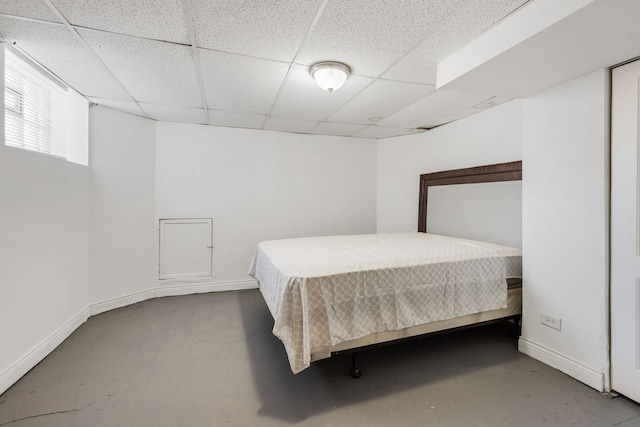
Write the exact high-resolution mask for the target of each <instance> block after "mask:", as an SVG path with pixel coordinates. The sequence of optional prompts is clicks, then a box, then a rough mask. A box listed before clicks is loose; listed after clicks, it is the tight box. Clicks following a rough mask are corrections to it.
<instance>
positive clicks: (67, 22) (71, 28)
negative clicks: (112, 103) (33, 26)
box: [42, 0, 151, 119]
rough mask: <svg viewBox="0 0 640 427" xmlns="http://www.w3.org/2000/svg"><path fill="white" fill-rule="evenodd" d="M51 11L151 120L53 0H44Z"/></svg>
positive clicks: (147, 116)
mask: <svg viewBox="0 0 640 427" xmlns="http://www.w3.org/2000/svg"><path fill="white" fill-rule="evenodd" d="M42 1H43V2H44V3H45V4H46V5H47V7H48V8H49V9H51V11H52V12H53V13H54V14H55V15H56V16H57V17H58V19H59V20H60V21H61V22H62V23H63V25H64V26H65V27H66V28H67V29H68V30H69V31H70V32H71V34H73V35H74V37H76V38H77V39H78V40H80V42H81V43H82V44H83V45H85V46H86V47H87V49H89V51H91V53H93V55H94V56H95V57H96V58H97V59H98V61H100V63H101V64H102V65H104V67H105V69H106V70H107V71H108V72H109V74H111V75H112V76H113V78H114V79H115V81H116V82H118V84H119V85H120V87H122V89H123V90H124V91H125V92H126V93H127V95H129V97H130V98H131V101H133V102H134V103H135V104H136V106H137V107H138V109H139V110H140V111H141V112H142V114H143V116H144V117H146V118H148V119H151V117H150V116H149V114H147V112H146V111H145V110H144V108H142V106H141V105H140V103H139V102H138V101H137V100H136V99H135V98H134V97H133V95H131V92H129V90H128V89H127V88H126V87H125V86H124V84H122V82H121V81H120V79H118V77H116V75H115V74H114V73H113V71H111V68H109V67H108V66H107V64H105V63H104V61H103V60H102V58H100V56H99V55H98V54H97V53H96V52H95V51H94V50H93V49H92V48H91V46H90V45H89V43H87V42H86V41H85V39H83V38H82V36H81V35H80V33H78V31H77V30H76V29H75V28H74V27H73V25H71V23H70V22H69V21H67V18H65V17H64V16H63V15H62V13H60V11H59V10H58V9H57V8H56V7H55V6H54V5H53V3H51V0H42ZM85 96H86V95H85Z"/></svg>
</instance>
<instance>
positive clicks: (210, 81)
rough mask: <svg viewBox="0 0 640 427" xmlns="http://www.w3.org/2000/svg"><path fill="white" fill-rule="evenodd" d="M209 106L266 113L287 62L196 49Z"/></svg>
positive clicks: (277, 88) (226, 109) (243, 111)
mask: <svg viewBox="0 0 640 427" xmlns="http://www.w3.org/2000/svg"><path fill="white" fill-rule="evenodd" d="M198 51H199V53H200V64H201V66H202V77H203V79H204V87H205V92H206V94H207V105H208V107H209V108H210V109H214V110H223V111H233V112H236V113H245V114H266V113H268V112H269V110H270V109H271V106H272V105H273V102H274V100H275V97H276V94H277V93H278V90H279V89H280V86H281V85H282V82H283V81H284V78H285V76H286V74H287V70H288V69H289V64H286V63H284V62H278V61H270V60H267V59H258V58H251V57H248V56H242V55H234V54H230V53H223V52H215V51H212V50H205V49H199V50H198Z"/></svg>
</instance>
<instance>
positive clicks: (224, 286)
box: [155, 280, 258, 297]
mask: <svg viewBox="0 0 640 427" xmlns="http://www.w3.org/2000/svg"><path fill="white" fill-rule="evenodd" d="M257 287H258V285H257V283H256V281H255V280H236V281H230V282H211V283H199V284H187V285H174V286H158V287H157V288H155V296H156V297H169V296H177V295H190V294H204V293H209V292H224V291H240V290H244V289H256V288H257Z"/></svg>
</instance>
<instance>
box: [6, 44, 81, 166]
mask: <svg viewBox="0 0 640 427" xmlns="http://www.w3.org/2000/svg"><path fill="white" fill-rule="evenodd" d="M35 67H37V64H32V63H29V62H27V61H25V60H23V59H22V58H21V57H20V56H19V55H18V54H16V53H15V52H13V51H12V50H10V49H5V70H4V71H5V72H4V102H5V145H8V146H12V147H18V148H22V149H25V150H31V151H37V152H39V153H44V154H48V155H51V156H55V157H61V158H64V159H67V158H68V155H67V154H68V153H67V151H68V142H69V136H70V134H73V132H74V131H73V130H72V129H71V127H72V126H74V123H73V121H74V120H73V119H74V118H73V117H69V111H70V107H69V102H70V101H69V98H70V97H78V95H77V94H75V93H71V92H72V91H69V90H68V89H66V88H63V86H62V84H61V83H54V81H53V77H48V76H46V73H47V72H46V71H44V70H42V69H37V68H35ZM72 102H73V101H72Z"/></svg>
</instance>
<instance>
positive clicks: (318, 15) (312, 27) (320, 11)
mask: <svg viewBox="0 0 640 427" xmlns="http://www.w3.org/2000/svg"><path fill="white" fill-rule="evenodd" d="M328 3H329V0H323V1H322V4H321V5H320V7H319V8H318V11H317V12H316V16H314V17H313V21H311V25H310V26H309V29H308V30H307V34H305V36H304V39H302V42H301V43H300V47H299V48H298V51H297V52H296V54H295V56H294V57H293V60H292V61H291V63H290V64H289V68H288V69H287V74H285V76H284V79H283V80H282V84H281V85H280V87H279V88H278V92H277V93H276V96H275V97H274V99H273V102H272V103H271V107H269V111H268V112H267V115H266V117H265V118H264V121H263V122H262V127H261V129H264V127H265V126H266V125H267V121H268V120H269V117H271V112H272V111H273V108H274V107H275V106H276V103H277V102H278V99H279V98H280V94H281V93H282V90H283V88H284V86H285V85H286V84H287V81H288V80H289V76H291V72H292V70H293V67H294V66H295V65H296V64H297V62H298V58H299V57H300V55H301V54H302V50H303V49H304V46H305V45H306V44H307V41H308V40H309V37H311V34H313V31H314V30H315V29H316V26H317V25H318V22H319V21H320V18H321V17H322V14H323V13H324V10H325V9H326V8H327V4H328Z"/></svg>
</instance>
